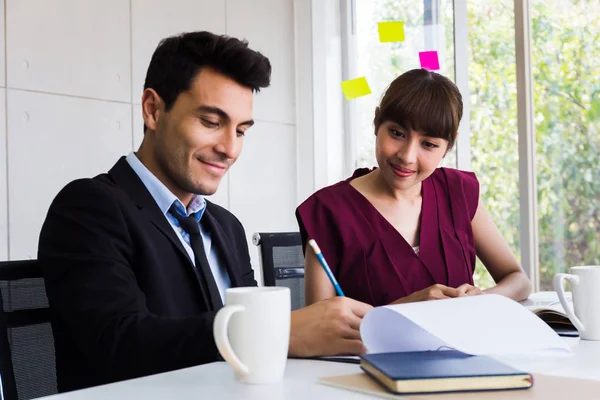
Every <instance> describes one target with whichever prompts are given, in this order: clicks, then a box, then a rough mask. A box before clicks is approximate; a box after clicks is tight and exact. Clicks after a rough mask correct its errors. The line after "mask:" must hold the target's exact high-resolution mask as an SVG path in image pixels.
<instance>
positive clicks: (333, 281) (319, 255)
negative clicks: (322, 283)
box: [308, 239, 344, 297]
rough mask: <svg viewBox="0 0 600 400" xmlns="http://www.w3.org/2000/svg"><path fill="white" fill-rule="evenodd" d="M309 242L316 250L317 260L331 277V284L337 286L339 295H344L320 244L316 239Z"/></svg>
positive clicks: (336, 290) (336, 289)
mask: <svg viewBox="0 0 600 400" xmlns="http://www.w3.org/2000/svg"><path fill="white" fill-rule="evenodd" d="M308 244H309V245H310V247H312V249H313V250H314V252H315V255H316V256H317V260H319V263H320V264H321V266H322V267H323V269H324V270H325V273H326V274H327V277H328V278H329V280H330V281H331V284H332V285H333V287H334V288H335V292H336V293H337V295H338V296H342V297H344V292H342V288H341V287H340V285H339V284H338V282H337V280H336V279H335V276H333V273H332V272H331V270H330V269H329V265H327V261H325V257H323V254H322V253H321V249H320V248H319V246H317V242H315V240H314V239H310V240H309V241H308Z"/></svg>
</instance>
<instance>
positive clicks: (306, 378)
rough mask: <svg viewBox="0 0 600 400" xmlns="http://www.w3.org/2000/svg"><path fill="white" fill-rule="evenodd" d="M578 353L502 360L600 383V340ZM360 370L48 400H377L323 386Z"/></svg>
mask: <svg viewBox="0 0 600 400" xmlns="http://www.w3.org/2000/svg"><path fill="white" fill-rule="evenodd" d="M565 340H567V342H568V343H569V344H570V345H571V347H572V349H573V354H572V355H551V356H550V355H545V356H535V357H532V356H527V357H523V356H511V357H497V358H498V359H499V360H502V361H504V362H505V363H507V364H509V365H512V366H514V367H517V368H520V369H522V370H524V371H526V372H530V373H543V374H547V375H558V376H567V377H577V378H587V379H594V380H598V381H600V342H590V341H580V340H579V339H573V338H569V339H565ZM357 372H360V368H359V366H358V365H356V364H345V363H337V362H331V361H314V360H288V363H287V367H286V372H285V378H284V380H283V381H282V382H280V383H277V384H271V385H246V384H242V383H237V382H235V380H234V375H233V370H232V369H231V367H230V366H229V365H228V364H226V363H224V362H219V363H212V364H206V365H201V366H197V367H192V368H187V369H182V370H179V371H173V372H167V373H164V374H159V375H153V376H148V377H144V378H139V379H133V380H129V381H124V382H118V383H113V384H110V385H104V386H98V387H95V388H90V389H84V390H79V391H75V392H70V393H65V394H61V395H55V396H50V397H47V398H46V399H55V400H79V399H86V400H94V399H98V400H106V399H117V400H118V399H128V400H129V399H140V400H141V399H143V400H152V399H160V400H164V399H177V400H179V399H235V400H239V399H249V400H254V399H260V400H264V399H269V400H270V399H303V400H304V399H309V400H317V399H327V400H334V399H349V400H353V399H369V398H370V399H372V398H373V397H370V396H367V395H364V394H360V393H355V392H351V391H347V390H342V389H337V388H333V387H329V386H325V385H322V384H319V383H318V382H317V379H318V378H320V377H326V376H335V375H346V374H353V373H357Z"/></svg>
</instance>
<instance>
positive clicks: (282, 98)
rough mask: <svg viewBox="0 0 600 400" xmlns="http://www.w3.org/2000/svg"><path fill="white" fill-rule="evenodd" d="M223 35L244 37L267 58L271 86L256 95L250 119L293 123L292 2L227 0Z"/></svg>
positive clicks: (294, 120) (280, 0) (294, 114)
mask: <svg viewBox="0 0 600 400" xmlns="http://www.w3.org/2000/svg"><path fill="white" fill-rule="evenodd" d="M227 34H229V35H231V36H235V37H238V38H240V39H247V40H248V41H249V42H250V47H251V48H252V49H254V50H258V51H260V52H261V53H262V54H264V55H265V56H266V57H268V58H269V60H270V61H271V66H272V68H273V72H272V76H271V87H269V88H267V89H265V90H264V91H263V92H261V93H259V94H258V95H257V97H256V99H255V105H254V118H255V119H262V120H265V121H271V122H282V123H288V124H295V123H296V113H295V107H296V104H295V73H294V47H295V43H294V11H293V2H292V1H291V0H253V1H247V0H227Z"/></svg>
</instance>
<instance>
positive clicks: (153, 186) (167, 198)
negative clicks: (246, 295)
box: [126, 152, 231, 304]
mask: <svg viewBox="0 0 600 400" xmlns="http://www.w3.org/2000/svg"><path fill="white" fill-rule="evenodd" d="M126 159H127V162H128V163H129V166H130V167H131V168H132V169H133V171H134V172H135V173H136V174H137V176H139V177H140V179H141V180H142V182H143V183H144V186H146V189H148V191H149V192H150V194H151V195H152V197H153V198H154V201H156V204H158V208H160V211H161V212H162V213H163V214H164V216H165V217H166V218H167V221H169V224H170V225H171V227H172V228H173V230H174V231H175V233H176V234H177V237H178V238H179V240H181V244H182V245H183V247H184V248H185V251H187V253H188V255H189V256H190V259H191V260H192V262H193V263H194V266H195V265H196V259H195V257H194V250H192V247H191V246H190V235H188V233H187V232H186V231H184V230H183V228H181V226H180V225H179V221H177V219H176V218H175V217H174V216H172V215H171V213H170V212H169V208H171V205H172V204H173V203H175V208H176V209H177V211H178V212H179V213H180V214H181V215H185V216H189V215H191V214H193V213H197V214H196V219H197V220H198V221H200V218H202V214H204V210H205V209H206V200H205V199H204V197H202V196H200V195H195V196H194V197H193V198H192V201H190V204H189V206H188V207H187V209H186V208H185V206H184V205H183V203H182V202H181V201H180V200H179V199H178V198H177V196H175V195H174V194H173V193H171V191H170V190H169V189H167V187H166V186H165V185H164V184H163V183H162V182H161V181H159V180H158V178H157V177H156V176H154V174H153V173H152V172H150V170H148V168H146V166H145V165H144V164H142V162H141V161H140V160H139V158H137V156H136V155H135V153H133V152H131V153H129V155H127V158H126ZM200 234H201V235H202V243H203V244H204V251H205V252H206V258H207V259H208V264H209V265H210V269H211V271H212V273H213V276H214V278H215V282H216V284H217V287H218V288H219V294H220V295H221V300H222V301H223V304H225V290H226V289H228V288H230V287H231V279H230V278H229V273H228V272H227V268H225V266H224V265H222V264H221V263H220V262H219V258H218V257H217V250H216V248H215V247H213V246H212V239H211V234H210V232H206V231H205V230H203V229H202V225H200Z"/></svg>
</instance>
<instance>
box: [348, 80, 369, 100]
mask: <svg viewBox="0 0 600 400" xmlns="http://www.w3.org/2000/svg"><path fill="white" fill-rule="evenodd" d="M341 86H342V92H344V96H346V100H352V99H356V98H357V97H361V96H366V95H368V94H371V88H370V87H369V84H368V83H367V78H365V77H364V76H361V77H360V78H356V79H349V80H347V81H344V82H342V83H341Z"/></svg>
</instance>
